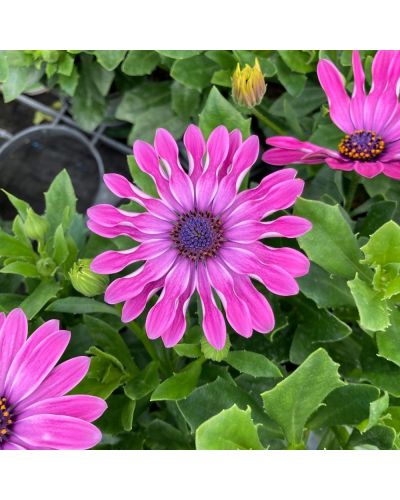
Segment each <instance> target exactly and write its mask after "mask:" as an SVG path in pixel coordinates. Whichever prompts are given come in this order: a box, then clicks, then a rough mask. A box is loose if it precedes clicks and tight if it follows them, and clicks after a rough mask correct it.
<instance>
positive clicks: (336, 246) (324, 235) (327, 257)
mask: <svg viewBox="0 0 400 500" xmlns="http://www.w3.org/2000/svg"><path fill="white" fill-rule="evenodd" d="M295 214H296V215H300V216H301V217H305V218H306V219H308V220H309V221H310V222H311V223H312V225H313V227H312V230H311V231H309V232H308V233H307V234H305V235H304V236H301V237H300V238H299V240H298V241H299V244H300V247H301V248H302V249H303V250H304V251H305V252H306V253H307V255H308V256H309V257H310V259H311V260H313V261H314V262H316V263H317V264H318V265H319V266H321V267H322V268H324V269H325V270H326V271H328V272H329V273H334V274H338V275H339V276H343V277H344V278H353V277H354V275H355V273H356V271H357V270H358V269H361V271H362V267H361V266H360V264H359V260H360V258H361V252H360V249H359V248H358V245H357V240H356V238H355V236H354V234H353V233H352V231H351V228H350V226H349V225H348V223H347V222H346V220H345V219H344V217H343V215H342V212H341V211H340V209H339V206H338V205H335V206H331V205H327V204H326V203H322V202H320V201H315V200H305V199H304V198H299V199H298V200H297V203H296V207H295Z"/></svg>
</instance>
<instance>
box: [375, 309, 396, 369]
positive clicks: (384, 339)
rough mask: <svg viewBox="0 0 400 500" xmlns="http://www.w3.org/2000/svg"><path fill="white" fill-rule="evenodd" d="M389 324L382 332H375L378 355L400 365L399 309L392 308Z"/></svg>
mask: <svg viewBox="0 0 400 500" xmlns="http://www.w3.org/2000/svg"><path fill="white" fill-rule="evenodd" d="M390 322H391V324H390V326H388V328H387V329H386V330H385V331H384V332H377V334H376V342H377V344H378V351H379V356H382V357H383V358H385V359H387V360H388V361H392V363H395V364H396V365H398V366H400V311H399V310H398V309H394V310H393V311H392V314H391V317H390Z"/></svg>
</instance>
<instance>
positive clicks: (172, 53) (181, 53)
mask: <svg viewBox="0 0 400 500" xmlns="http://www.w3.org/2000/svg"><path fill="white" fill-rule="evenodd" d="M157 52H158V53H159V54H161V55H163V56H165V57H170V58H171V59H188V58H189V57H193V56H197V55H198V54H201V52H202V50H157Z"/></svg>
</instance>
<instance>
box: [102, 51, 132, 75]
mask: <svg viewBox="0 0 400 500" xmlns="http://www.w3.org/2000/svg"><path fill="white" fill-rule="evenodd" d="M94 53H95V55H96V58H97V62H98V63H99V64H101V65H102V66H103V68H105V69H106V70H108V71H112V70H113V69H115V68H116V67H117V66H118V65H119V63H121V62H122V61H123V60H124V57H125V54H126V50H95V51H94Z"/></svg>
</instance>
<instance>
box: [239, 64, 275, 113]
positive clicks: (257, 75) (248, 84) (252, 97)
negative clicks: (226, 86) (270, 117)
mask: <svg viewBox="0 0 400 500" xmlns="http://www.w3.org/2000/svg"><path fill="white" fill-rule="evenodd" d="M266 89H267V87H266V85H265V80H264V75H263V73H262V71H261V68H260V64H259V62H258V59H256V61H255V63H254V66H253V67H251V66H249V65H248V64H246V65H245V67H244V68H243V69H240V64H239V63H238V64H237V66H236V70H235V72H234V73H233V76H232V97H233V100H234V101H235V102H236V103H237V104H239V105H240V106H245V107H247V108H253V107H254V106H257V105H258V104H260V102H261V101H262V98H263V97H264V94H265V91H266Z"/></svg>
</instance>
